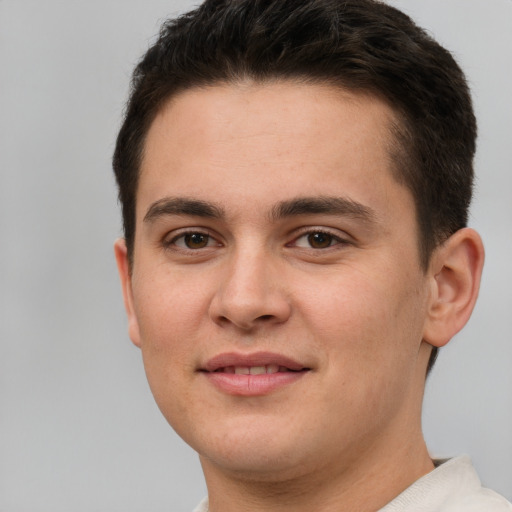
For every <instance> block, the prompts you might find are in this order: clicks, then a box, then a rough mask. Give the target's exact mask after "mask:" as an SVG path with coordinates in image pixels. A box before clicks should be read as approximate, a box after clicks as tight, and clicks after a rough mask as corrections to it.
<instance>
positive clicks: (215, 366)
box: [201, 352, 309, 372]
mask: <svg viewBox="0 0 512 512" xmlns="http://www.w3.org/2000/svg"><path fill="white" fill-rule="evenodd" d="M270 364H273V365H277V366H284V367H286V368H288V369H289V370H293V371H299V370H306V369H309V368H307V367H306V366H304V365H303V364H301V363H299V362H298V361H295V360H294V359H292V358H290V357H287V356H284V355H281V354H275V353H272V352H255V353H253V354H237V353H235V352H227V353H223V354H218V355H216V356H214V357H212V358H211V359H209V360H208V361H207V362H206V364H205V365H204V367H203V368H201V369H202V370H204V371H207V372H214V371H216V370H219V369H220V368H227V367H229V366H235V367H236V366H239V367H242V366H243V367H253V366H266V365H270Z"/></svg>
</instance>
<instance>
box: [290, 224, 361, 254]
mask: <svg viewBox="0 0 512 512" xmlns="http://www.w3.org/2000/svg"><path fill="white" fill-rule="evenodd" d="M314 233H322V234H325V235H329V236H331V237H332V238H333V239H334V240H335V241H336V243H334V244H332V245H329V246H328V247H325V248H323V249H316V248H313V247H308V248H306V247H300V246H297V245H296V242H297V241H298V240H299V239H301V238H302V237H305V236H308V235H311V234H314ZM351 243H353V242H352V241H351V237H350V236H349V235H348V234H347V233H345V232H343V231H339V230H337V229H332V228H327V227H325V226H308V227H304V228H301V229H300V230H299V232H298V233H297V234H295V235H294V237H293V240H292V241H291V242H289V243H288V244H286V245H287V246H288V247H299V248H300V249H311V250H314V251H322V250H324V251H325V250H327V249H331V248H333V247H336V246H338V245H348V244H351Z"/></svg>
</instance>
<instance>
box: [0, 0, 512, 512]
mask: <svg viewBox="0 0 512 512" xmlns="http://www.w3.org/2000/svg"><path fill="white" fill-rule="evenodd" d="M393 3H394V4H396V5H398V6H401V7H402V8H403V9H404V10H406V11H407V12H408V13H410V14H411V15H413V17H415V18H416V20H417V21H419V22H420V24H422V25H423V26H425V27H426V28H428V29H429V30H430V31H431V32H432V33H433V34H434V35H435V36H436V37H437V38H438V39H439V40H440V42H441V43H443V44H445V45H446V46H447V47H448V48H450V49H451V50H452V51H453V52H454V53H455V54H456V56H457V57H458V58H459V60H460V62H461V64H462V65H463V67H464V68H465V70H466V72H467V75H468V77H469V80H470V82H471V86H472V88H473V91H474V98H475V106H476V111H477V115H478V117H479V121H480V139H479V150H478V157H477V172H478V177H479V179H478V187H477V197H476V201H475V204H474V208H473V213H472V220H471V224H472V225H473V226H475V227H476V228H478V229H479V230H480V232H481V233H482V235H483V238H484V241H485V243H486V247H487V265H486V270H485V275H484V280H483V287H482V292H481V298H480V302H479V304H478V306H477V308H476V311H475V313H474V316H473V318H472V320H471V321H470V324H469V325H468V326H467V328H466V329H465V330H464V331H463V332H462V333H461V334H460V335H459V336H457V338H456V339H454V340H453V342H452V343H451V344H450V345H449V346H448V347H447V348H446V349H444V350H442V352H441V356H440V360H439V362H438V365H437V367H436V369H435V371H434V373H433V375H432V377H431V379H430V382H429V385H428V391H427V395H426V405H425V417H424V425H425V435H426V437H427V440H428V442H429V445H430V448H431V450H432V452H433V453H434V454H436V455H453V454H458V453H469V454H471V455H472V457H473V460H474V462H475V464H476V466H477V468H478V470H479V472H480V475H481V477H482V479H483V481H484V482H485V483H486V484H487V485H488V486H490V487H493V488H495V489H496V490H498V491H500V492H501V493H503V494H504V495H505V496H506V497H508V498H509V499H512V393H511V390H512V372H511V371H510V366H511V358H512V340H511V339H510V332H511V327H512V322H511V318H512V312H511V306H512V292H511V289H512V275H511V268H512V265H511V264H510V263H511V254H512V236H511V231H512V228H511V221H512V201H511V198H510V196H511V191H512V177H511V174H512V173H511V170H512V152H511V142H512V141H511V134H512V101H511V99H510V94H511V91H512V76H511V65H512V30H511V28H512V1H511V0H400V1H399V0H396V1H394V2H393ZM191 5H193V3H192V2H190V1H185V0H182V1H178V0H175V1H173V0H166V1H164V0H150V1H143V0H132V1H127V0H107V1H103V0H102V1H100V0H96V1H91V0H89V1H88V2H86V1H78V0H67V1H59V0H45V1H40V0H0V88H1V89H0V91H1V94H0V180H1V182H0V279H1V282H0V301H1V302H0V315H1V319H0V320H1V322H0V340H1V341H0V343H1V344H0V511H2V512H21V511H27V512H48V511H52V512H70V511H73V512H82V511H83V512H86V511H87V512H94V511H98V512H99V511H112V512H114V511H119V512H121V511H123V512H136V511H145V512H153V511H171V510H172V511H178V512H180V511H183V512H187V511H190V510H191V509H192V508H193V506H194V505H195V503H196V502H197V501H198V500H199V499H200V497H201V496H202V495H203V494H204V493H205V487H204V484H203V480H202V475H201V471H200V467H199V464H198V462H197V460H196V456H195V455H194V453H193V452H192V450H191V449H190V448H188V447H187V446H185V445H184V444H183V443H182V442H181V441H180V440H179V439H178V438H177V436H176V435H175V434H174V433H173V432H172V430H171V429H170V428H169V427H168V426H167V424H166V423H165V421H164V420H163V418H162V417H161V415H160V413H159V412H158V410H157V407H156V406H155V404H154V402H153V399H152V397H151V395H150V393H149V391H148V387H147V384H146V381H145V377H144V374H143V369H142V364H141V361H140V355H139V352H138V350H137V349H136V348H135V347H133V346H132V345H131V343H130V342H129V340H128V337H127V334H126V326H125V316H124V311H123V306H122V302H121V295H120V289H119V284H118V281H117V275H116V270H115V266H114V258H113V253H112V242H113V240H114V239H115V238H116V237H117V236H118V235H119V234H120V228H119V226H120V222H119V213H118V209H117V205H116V192H115V189H114V183H113V178H112V176H111V169H110V156H111V153H112V150H113V143H114V139H115V135H116V130H117V128H118V126H119V121H120V116H121V112H122V108H123V102H124V100H125V98H126V93H127V87H128V79H129V75H130V72H131V69H132V67H133V65H134V63H135V62H136V60H137V59H138V57H139V55H140V54H141V52H142V51H143V50H144V49H145V48H147V45H148V43H149V41H150V40H151V39H152V36H153V35H154V34H155V33H156V32H157V30H158V26H159V22H160V21H161V20H162V19H163V18H164V17H165V16H166V15H170V14H176V13H177V12H179V11H182V10H184V9H186V8H188V7H189V6H191Z"/></svg>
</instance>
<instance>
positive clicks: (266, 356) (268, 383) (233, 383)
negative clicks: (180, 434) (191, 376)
mask: <svg viewBox="0 0 512 512" xmlns="http://www.w3.org/2000/svg"><path fill="white" fill-rule="evenodd" d="M309 371H310V368H308V367H305V366H303V365H302V364H300V363H299V362H298V361H295V360H293V359H290V358H287V357H284V356H282V355H279V354H272V353H268V352H260V353H256V354H249V355H241V354H234V353H227V354H220V355H218V356H216V357H214V358H212V359H210V360H209V361H208V362H207V363H206V364H205V366H204V368H201V369H200V373H202V374H203V375H204V376H205V377H206V379H207V381H208V382H209V383H210V384H212V385H213V386H214V387H215V388H216V389H217V390H218V391H220V392H222V393H226V394H228V395H236V396H262V395H267V394H270V393H272V392H274V391H277V390H278V389H281V388H283V387H285V386H287V385H289V384H292V383H294V382H297V381H298V380H300V379H301V378H302V377H304V375H306V374H307V373H309Z"/></svg>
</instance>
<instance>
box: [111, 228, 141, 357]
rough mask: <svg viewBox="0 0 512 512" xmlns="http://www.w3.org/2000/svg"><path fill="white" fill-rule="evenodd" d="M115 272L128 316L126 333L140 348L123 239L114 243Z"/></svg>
mask: <svg viewBox="0 0 512 512" xmlns="http://www.w3.org/2000/svg"><path fill="white" fill-rule="evenodd" d="M114 253H115V256H116V262H117V270H118V272H119V277H120V279H121V287H122V290H123V299H124V307H125V309H126V314H127V315H128V333H129V335H130V339H131V340H132V342H133V343H134V344H135V345H137V347H139V348H140V345H141V343H140V331H139V323H138V320H137V315H136V314H135V308H134V304H133V292H132V275H131V268H130V262H129V261H128V250H127V248H126V241H125V239H124V238H118V239H117V240H116V241H115V243H114Z"/></svg>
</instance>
